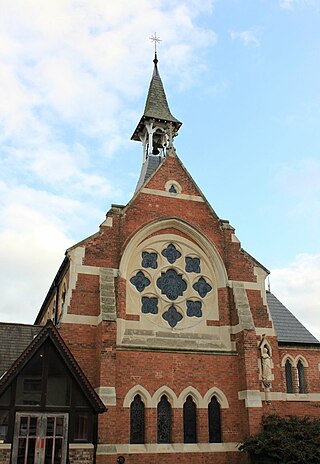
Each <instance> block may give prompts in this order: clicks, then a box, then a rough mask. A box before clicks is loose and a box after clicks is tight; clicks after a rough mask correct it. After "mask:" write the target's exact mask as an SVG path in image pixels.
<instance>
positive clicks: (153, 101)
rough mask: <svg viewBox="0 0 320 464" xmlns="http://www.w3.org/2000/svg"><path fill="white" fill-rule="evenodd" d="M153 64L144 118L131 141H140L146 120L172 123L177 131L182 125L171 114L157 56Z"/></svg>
mask: <svg viewBox="0 0 320 464" xmlns="http://www.w3.org/2000/svg"><path fill="white" fill-rule="evenodd" d="M153 62H154V68H153V75H152V79H151V82H150V86H149V91H148V95H147V100H146V105H145V108H144V112H143V115H142V118H141V119H140V121H139V124H138V126H137V127H136V130H135V131H134V133H133V135H132V137H131V140H137V141H140V137H139V132H140V131H141V130H142V127H143V121H144V120H145V119H157V120H158V121H168V122H172V123H173V124H174V126H176V128H177V129H179V127H180V126H181V125H182V123H181V122H180V121H179V120H178V119H176V118H175V117H174V116H173V115H172V114H171V111H170V108H169V105H168V101H167V97H166V93H165V91H164V87H163V84H162V80H161V77H160V74H159V71H158V66H157V64H158V59H157V55H156V56H155V59H154V60H153Z"/></svg>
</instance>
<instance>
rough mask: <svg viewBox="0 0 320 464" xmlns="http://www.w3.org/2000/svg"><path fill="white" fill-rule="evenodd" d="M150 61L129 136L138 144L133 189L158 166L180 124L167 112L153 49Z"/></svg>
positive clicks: (140, 184) (139, 185)
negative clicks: (135, 122)
mask: <svg viewBox="0 0 320 464" xmlns="http://www.w3.org/2000/svg"><path fill="white" fill-rule="evenodd" d="M153 63H154V68H153V74H152V78H151V82H150V85H149V90H148V94H147V99H146V104H145V108H144V112H143V115H142V117H141V119H140V121H139V123H138V125H137V127H136V129H135V131H134V133H133V135H132V137H131V140H136V141H139V142H141V143H142V169H141V174H140V178H139V181H138V185H137V189H136V190H138V189H139V188H140V187H141V186H142V184H144V183H145V181H146V180H147V178H149V177H150V175H151V174H152V173H153V172H154V170H155V169H156V168H157V167H158V166H159V164H160V163H161V161H162V159H163V158H164V156H165V155H166V149H167V148H172V140H173V138H174V137H175V136H176V134H177V132H178V130H179V128H180V126H181V125H182V123H181V122H180V121H179V120H178V119H176V118H175V117H174V116H173V115H172V113H171V111H170V108H169V105H168V101H167V97H166V93H165V90H164V87H163V84H162V80H161V77H160V74H159V70H158V57H157V52H155V56H154V60H153Z"/></svg>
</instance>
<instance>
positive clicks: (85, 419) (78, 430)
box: [74, 412, 89, 441]
mask: <svg viewBox="0 0 320 464" xmlns="http://www.w3.org/2000/svg"><path fill="white" fill-rule="evenodd" d="M88 430H89V414H88V413H85V412H77V413H76V414H75V424H74V439H75V440H85V441H87V440H88Z"/></svg>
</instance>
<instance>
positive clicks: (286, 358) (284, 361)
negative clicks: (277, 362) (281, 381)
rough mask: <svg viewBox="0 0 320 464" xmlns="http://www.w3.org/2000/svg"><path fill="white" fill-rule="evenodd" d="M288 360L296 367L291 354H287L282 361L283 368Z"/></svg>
mask: <svg viewBox="0 0 320 464" xmlns="http://www.w3.org/2000/svg"><path fill="white" fill-rule="evenodd" d="M287 360H289V361H290V362H291V364H292V366H294V365H295V360H294V358H293V357H292V356H291V355H290V354H286V355H285V356H284V357H283V358H282V361H281V367H285V365H286V362H287Z"/></svg>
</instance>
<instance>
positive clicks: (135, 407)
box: [130, 395, 145, 444]
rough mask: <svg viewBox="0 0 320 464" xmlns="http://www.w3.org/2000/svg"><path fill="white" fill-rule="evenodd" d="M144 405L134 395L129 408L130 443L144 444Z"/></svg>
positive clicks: (139, 398)
mask: <svg viewBox="0 0 320 464" xmlns="http://www.w3.org/2000/svg"><path fill="white" fill-rule="evenodd" d="M144 416H145V414H144V404H143V401H142V400H141V396H140V395H136V396H135V397H134V400H133V401H132V403H131V406H130V443H133V444H139V443H144Z"/></svg>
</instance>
